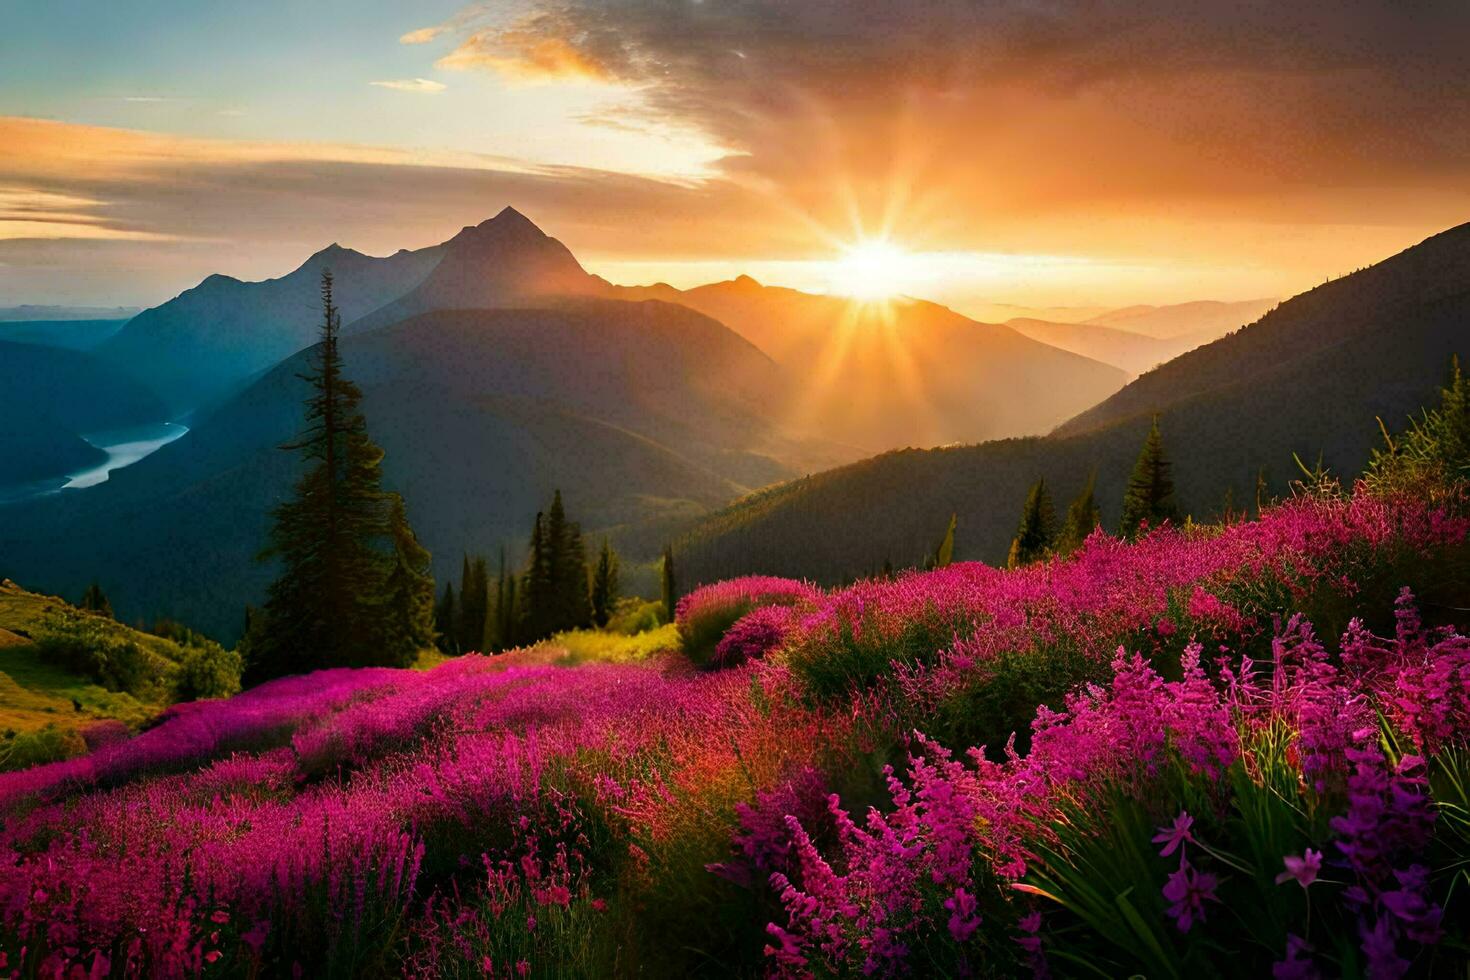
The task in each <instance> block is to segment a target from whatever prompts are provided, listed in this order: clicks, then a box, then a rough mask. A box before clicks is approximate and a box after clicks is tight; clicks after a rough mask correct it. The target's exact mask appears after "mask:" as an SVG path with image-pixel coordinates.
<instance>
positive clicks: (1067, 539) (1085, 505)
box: [1057, 473, 1102, 555]
mask: <svg viewBox="0 0 1470 980" xmlns="http://www.w3.org/2000/svg"><path fill="white" fill-rule="evenodd" d="M1096 487H1097V474H1096V473H1093V474H1092V475H1091V476H1089V477H1088V478H1087V483H1086V485H1084V486H1083V487H1082V492H1081V493H1079V494H1078V495H1077V496H1076V498H1075V499H1074V500H1073V501H1072V503H1071V504H1069V505H1068V506H1067V519H1066V520H1065V521H1064V522H1063V523H1062V531H1061V533H1060V534H1059V535H1057V553H1058V554H1063V555H1070V554H1071V553H1072V552H1074V551H1076V550H1077V549H1078V548H1080V547H1082V542H1084V541H1086V540H1087V538H1088V536H1089V535H1090V534H1092V532H1093V531H1095V530H1097V527H1098V525H1099V524H1101V523H1102V510H1101V509H1099V507H1098V506H1097V495H1096V492H1095V491H1096Z"/></svg>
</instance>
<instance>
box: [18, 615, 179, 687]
mask: <svg viewBox="0 0 1470 980" xmlns="http://www.w3.org/2000/svg"><path fill="white" fill-rule="evenodd" d="M39 632H40V635H39V637H38V638H37V640H36V646H37V649H38V650H39V651H40V653H41V655H42V656H43V657H45V658H47V659H50V660H53V661H54V662H56V663H58V664H60V665H62V666H63V667H65V668H66V669H68V670H70V671H72V672H73V673H77V674H80V675H82V676H83V677H86V678H87V679H88V680H91V681H92V682H94V683H96V684H100V685H102V686H103V687H105V688H107V689H108V690H109V691H126V692H127V693H128V694H131V695H133V696H134V697H138V698H141V699H144V700H149V701H159V700H163V699H164V698H165V697H166V696H167V695H168V694H169V693H170V692H171V691H172V688H173V684H174V678H175V675H176V673H177V669H178V668H177V665H176V664H174V663H173V662H172V661H171V660H169V659H168V658H166V657H163V656H160V655H159V654H157V653H154V652H153V651H152V650H148V649H146V648H144V647H143V646H142V645H141V644H140V643H139V642H138V641H137V640H135V639H133V637H132V636H131V635H130V634H128V633H124V632H121V631H119V629H118V627H117V626H116V625H115V624H113V623H112V622H111V621H109V620H106V619H103V618H101V617H99V616H94V615H89V614H86V613H80V612H76V611H75V610H71V609H66V610H61V611H53V612H50V613H48V614H47V616H46V618H45V620H44V621H43V623H42V626H41V629H40V631H39Z"/></svg>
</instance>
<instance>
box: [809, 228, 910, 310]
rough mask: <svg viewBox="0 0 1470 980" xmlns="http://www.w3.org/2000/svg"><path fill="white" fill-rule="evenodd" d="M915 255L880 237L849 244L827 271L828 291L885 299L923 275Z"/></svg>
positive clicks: (905, 290) (892, 296)
mask: <svg viewBox="0 0 1470 980" xmlns="http://www.w3.org/2000/svg"><path fill="white" fill-rule="evenodd" d="M925 272H926V270H925V269H924V265H923V262H922V261H921V260H920V258H919V257H918V256H917V255H914V254H913V253H910V252H905V251H904V250H903V249H902V248H900V247H898V246H897V245H894V244H893V243H892V242H890V241H888V240H887V239H883V238H869V239H865V240H862V241H859V242H856V243H854V244H852V245H849V246H848V247H847V248H845V249H844V250H843V252H842V255H841V257H840V258H838V259H836V260H835V261H833V262H832V263H831V265H830V269H829V272H828V288H829V291H830V292H833V293H838V294H840V295H843V296H850V297H852V298H853V299H859V300H866V301H872V300H887V299H893V298H894V297H896V296H899V295H900V294H902V293H905V292H909V291H911V290H912V289H914V287H916V286H918V285H919V284H920V283H921V282H923V281H924V280H925V279H926V278H928V277H927V276H926V275H925Z"/></svg>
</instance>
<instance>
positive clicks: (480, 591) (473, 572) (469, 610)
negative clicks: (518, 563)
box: [459, 555, 490, 653]
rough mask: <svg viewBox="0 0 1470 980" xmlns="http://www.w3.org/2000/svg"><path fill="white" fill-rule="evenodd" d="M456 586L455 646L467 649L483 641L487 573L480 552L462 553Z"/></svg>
mask: <svg viewBox="0 0 1470 980" xmlns="http://www.w3.org/2000/svg"><path fill="white" fill-rule="evenodd" d="M460 575H461V577H460V586H459V616H460V619H459V648H460V650H461V651H463V652H466V653H468V652H469V651H471V650H478V649H480V648H481V647H482V646H483V645H484V640H485V618H486V615H487V613H488V612H489V602H490V574H489V570H488V569H487V567H486V564H485V558H484V556H483V555H476V556H475V557H474V558H471V557H469V556H468V555H466V556H465V559H464V567H463V570H462V572H461V573H460Z"/></svg>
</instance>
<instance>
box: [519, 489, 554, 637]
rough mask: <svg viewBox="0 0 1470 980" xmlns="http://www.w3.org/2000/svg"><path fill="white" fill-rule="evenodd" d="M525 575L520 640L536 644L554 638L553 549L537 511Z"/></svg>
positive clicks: (522, 583)
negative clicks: (552, 622) (552, 631)
mask: <svg viewBox="0 0 1470 980" xmlns="http://www.w3.org/2000/svg"><path fill="white" fill-rule="evenodd" d="M529 552H530V553H529V555H528V560H527V568H526V573H525V576H524V577H523V578H522V580H521V587H520V596H519V600H518V601H519V603H520V616H519V633H520V638H521V639H522V640H525V641H529V642H534V641H536V640H542V639H545V638H546V637H548V636H550V635H551V628H550V624H551V616H550V610H551V603H552V580H551V554H550V553H551V548H550V547H549V546H548V543H547V533H546V517H545V515H544V514H542V513H541V512H540V511H537V512H536V523H535V525H534V527H533V528H532V530H531V545H530V548H529Z"/></svg>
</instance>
